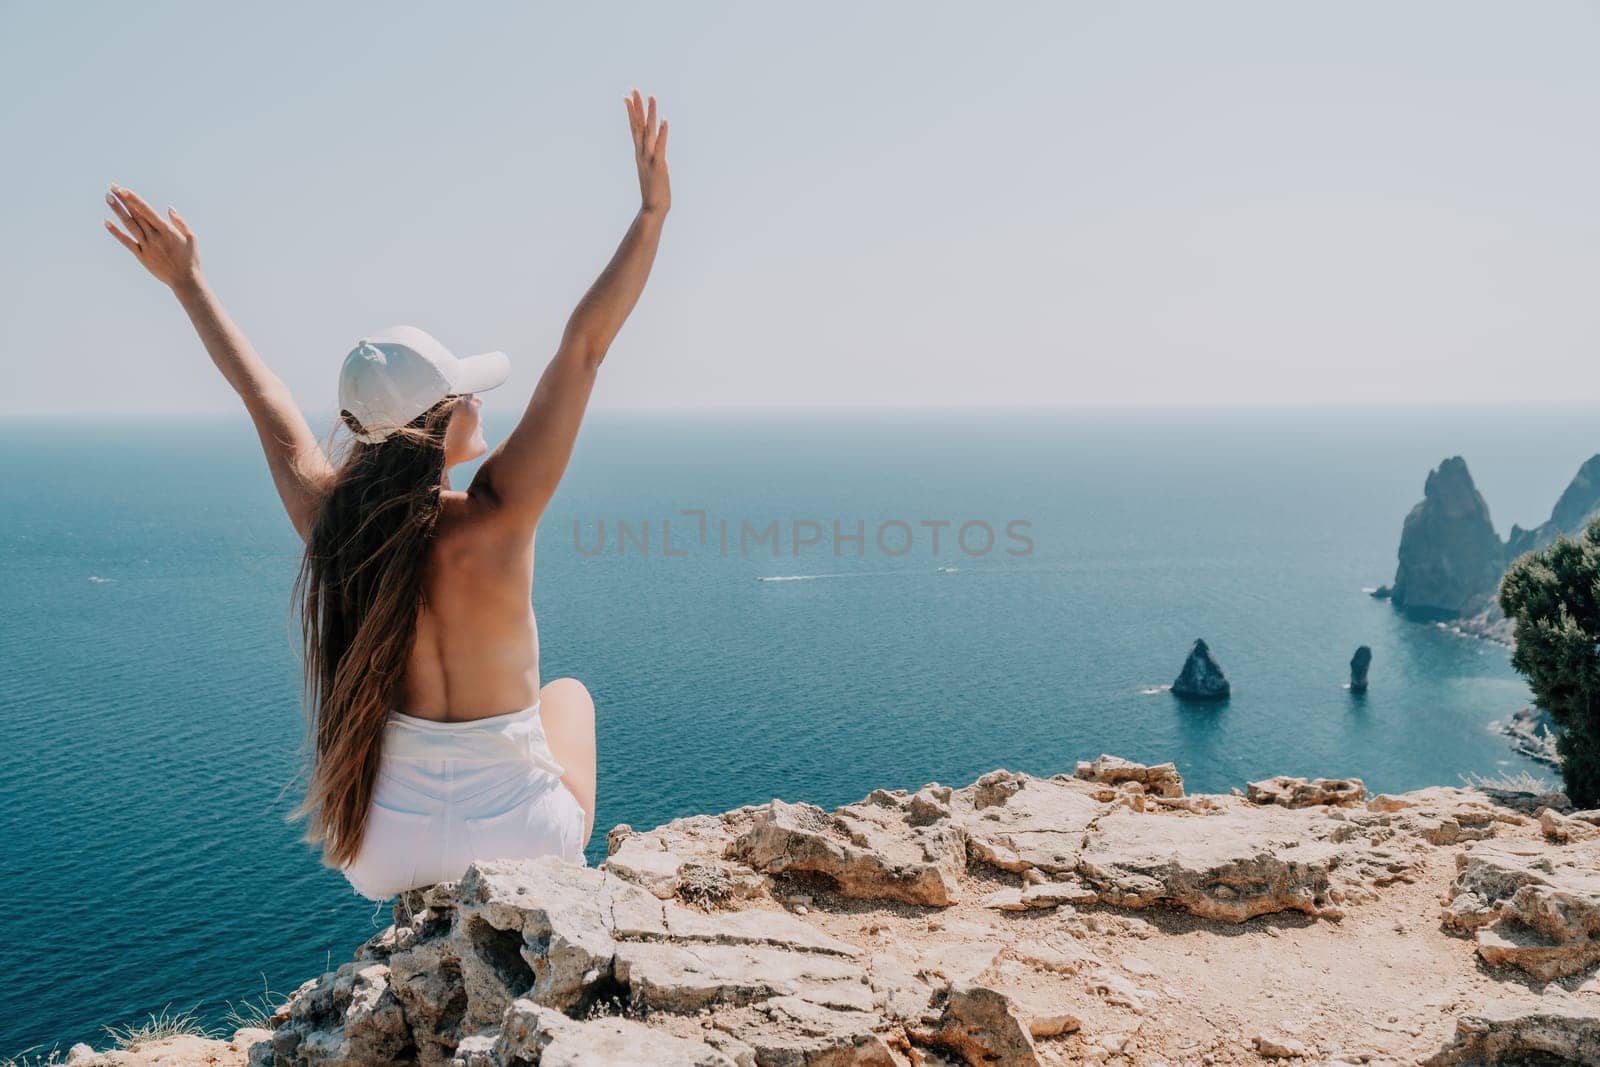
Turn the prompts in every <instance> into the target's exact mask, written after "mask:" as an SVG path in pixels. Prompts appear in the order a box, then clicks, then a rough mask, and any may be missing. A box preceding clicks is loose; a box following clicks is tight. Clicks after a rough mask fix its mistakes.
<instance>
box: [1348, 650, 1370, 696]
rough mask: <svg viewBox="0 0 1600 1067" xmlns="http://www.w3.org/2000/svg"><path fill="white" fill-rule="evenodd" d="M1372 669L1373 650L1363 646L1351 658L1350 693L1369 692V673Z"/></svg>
mask: <svg viewBox="0 0 1600 1067" xmlns="http://www.w3.org/2000/svg"><path fill="white" fill-rule="evenodd" d="M1371 667H1372V649H1370V648H1368V647H1367V646H1366V645H1362V646H1361V647H1360V648H1358V649H1356V654H1355V655H1353V656H1351V657H1350V692H1352V693H1365V692H1366V691H1367V671H1368V670H1369V669H1370V668H1371Z"/></svg>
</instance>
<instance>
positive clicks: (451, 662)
mask: <svg viewBox="0 0 1600 1067" xmlns="http://www.w3.org/2000/svg"><path fill="white" fill-rule="evenodd" d="M441 505H442V508H443V511H442V513H441V514H440V517H439V525H438V529H437V533H436V535H435V538H434V543H433V546H432V549H431V550H430V552H429V556H428V561H427V563H426V574H425V575H424V578H423V588H424V591H425V592H424V606H423V607H422V609H421V610H420V611H419V612H418V614H417V633H416V639H415V641H414V642H413V644H412V646H411V655H410V658H409V659H408V661H407V664H406V678H405V682H404V685H403V686H402V694H403V697H402V703H401V704H400V705H399V707H398V710H399V711H401V712H403V713H404V714H407V715H414V716H416V717H418V718H423V719H434V720H436V721H440V722H464V721H467V720H471V719H481V718H485V717H486V716H490V715H502V714H505V713H507V712H512V711H520V710H522V709H523V708H526V707H529V706H531V705H532V704H533V703H534V701H536V700H538V699H539V687H540V679H539V627H538V623H537V622H536V621H535V620H534V615H533V599H532V598H533V545H534V542H533V538H532V537H529V536H526V534H525V532H522V531H520V529H519V528H516V527H510V526H508V525H507V524H504V523H499V522H496V521H495V513H494V509H493V505H492V504H490V503H489V502H487V501H485V500H483V499H482V498H481V497H478V496H475V495H474V494H471V493H466V492H460V491H451V490H446V491H445V492H444V493H443V495H442V499H441Z"/></svg>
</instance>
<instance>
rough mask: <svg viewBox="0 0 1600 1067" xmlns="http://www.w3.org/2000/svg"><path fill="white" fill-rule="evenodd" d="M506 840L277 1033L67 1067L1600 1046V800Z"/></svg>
mask: <svg viewBox="0 0 1600 1067" xmlns="http://www.w3.org/2000/svg"><path fill="white" fill-rule="evenodd" d="M608 841H609V846H610V856H609V858H608V859H607V860H606V861H605V862H604V863H603V864H601V865H600V866H599V867H598V868H594V869H590V868H584V867H575V866H571V865H568V864H563V863H561V862H560V861H558V860H555V859H545V860H537V861H524V862H509V861H492V862H483V863H479V864H476V865H474V866H473V867H472V868H470V869H469V870H468V871H467V872H466V875H465V876H464V877H463V878H462V879H461V880H460V881H459V882H456V883H447V884H441V885H437V886H432V887H429V888H426V889H422V890H416V891H413V892H410V893H407V894H405V895H403V896H402V897H401V898H399V899H398V900H397V902H396V904H395V922H394V925H392V926H390V927H389V928H387V929H385V930H384V931H382V932H381V933H379V934H378V935H376V936H374V937H373V938H372V939H371V940H369V941H367V942H366V943H365V944H363V945H361V946H360V947H359V948H358V949H357V950H356V951H355V954H354V957H353V958H352V959H351V960H350V961H349V962H347V963H345V964H344V965H342V966H340V967H338V968H337V969H335V970H333V971H330V972H328V973H326V974H324V975H321V976H320V977H317V978H313V979H311V980H309V981H307V982H306V983H305V984H304V985H302V986H301V987H300V988H299V989H297V990H296V991H295V992H294V993H293V994H292V995H291V996H290V997H289V999H288V1000H287V1002H286V1003H284V1004H283V1005H282V1006H281V1007H280V1008H279V1009H278V1011H277V1013H276V1015H275V1016H274V1017H273V1019H272V1028H271V1029H270V1030H268V1029H256V1030H242V1031H240V1032H239V1033H238V1034H236V1035H235V1037H234V1040H233V1041H231V1042H222V1041H201V1040H199V1039H195V1038H183V1039H178V1040H177V1041H174V1042H156V1043H152V1044H150V1045H149V1046H147V1047H142V1048H136V1049H133V1050H130V1051H118V1052H110V1053H93V1052H92V1051H91V1050H89V1049H88V1048H87V1047H79V1048H77V1049H76V1050H75V1051H74V1053H73V1058H72V1062H74V1063H77V1064H83V1065H90V1064H102V1065H110V1064H134V1063H140V1064H147V1063H148V1064H154V1063H172V1064H178V1063H212V1064H240V1065H242V1064H245V1063H248V1064H250V1065H253V1067H302V1065H304V1067H312V1065H323V1067H354V1065H371V1064H387V1063H418V1064H424V1065H444V1064H451V1065H461V1067H513V1065H515V1067H529V1065H535V1064H537V1065H541V1067H558V1065H576V1064H608V1065H620V1064H649V1065H654V1067H659V1065H695V1067H730V1065H745V1067H751V1065H762V1067H767V1065H782V1067H844V1065H854V1064H859V1065H873V1067H891V1065H901V1067H904V1065H913V1064H928V1065H933V1064H940V1065H947V1064H987V1065H1021V1067H1031V1065H1035V1064H1065V1063H1077V1062H1099V1063H1116V1064H1125V1063H1134V1064H1163V1063H1164V1064H1205V1065H1214V1064H1241V1063H1253V1064H1259V1063H1262V1062H1265V1061H1274V1060H1275V1061H1280V1062H1287V1061H1301V1062H1307V1063H1424V1064H1431V1065H1439V1067H1443V1065H1452V1064H1469V1063H1541V1064H1559V1063H1582V1064H1595V1063H1600V978H1597V977H1596V973H1595V972H1596V964H1597V962H1600V813H1596V812H1570V811H1568V810H1566V805H1565V803H1564V801H1563V800H1562V799H1561V798H1560V797H1559V796H1549V797H1543V798H1540V797H1532V796H1529V795H1527V794H1494V793H1486V792H1482V791H1478V790H1471V789H1452V788H1432V789H1425V790H1421V791H1418V792H1413V793H1406V794H1400V795H1394V796H1382V795H1380V796H1375V797H1368V796H1367V795H1366V790H1365V789H1364V787H1363V786H1362V784H1361V782H1360V781H1358V780H1355V779H1333V780H1325V779H1316V780H1311V781H1308V780H1306V779H1300V778H1275V779H1268V780H1265V781H1262V782H1257V783H1253V784H1252V785H1251V786H1250V788H1249V791H1248V793H1245V794H1238V793H1236V794H1234V795H1188V794H1186V793H1185V792H1184V789H1183V783H1182V780H1181V778H1180V777H1179V775H1178V773H1177V771H1176V770H1175V769H1174V768H1173V766H1172V765H1171V764H1165V765H1160V766H1155V767H1146V766H1141V765H1139V764H1134V763H1129V762H1126V761H1123V760H1119V759H1115V758H1113V757H1109V756H1107V757H1101V758H1100V759H1098V760H1095V761H1093V762H1092V763H1082V764H1079V765H1078V769H1077V773H1076V774H1075V775H1057V776H1054V777H1050V778H1036V777H1031V776H1029V775H1025V774H1017V773H1013V772H1009V771H995V772H992V773H990V774H986V775H984V776H983V777H982V778H980V779H978V780H977V781H976V782H974V783H972V784H971V785H968V786H966V787H965V788H962V789H952V788H949V787H946V786H941V785H936V784H935V785H928V786H925V787H923V788H922V789H919V790H917V791H915V792H906V791H902V790H879V791H877V792H874V793H872V794H871V795H870V796H868V797H867V798H866V799H864V800H862V801H861V802H859V803H855V804H849V805H846V806H844V807H841V808H838V809H836V810H834V811H824V810H822V809H820V808H817V807H814V806H812V805H809V804H790V803H786V802H784V801H781V800H774V801H772V802H771V803H769V804H762V805H758V806H752V807H745V808H739V809H736V810H734V811H730V812H727V813H725V814H722V815H714V816H713V815H708V816H695V817H692V818H686V819H679V820H676V821H674V822H671V823H668V824H666V825H664V826H661V827H659V828H657V829H655V830H651V831H648V832H634V831H631V830H630V829H629V828H628V827H626V826H619V827H617V828H616V829H615V830H613V831H612V832H611V834H610V836H609V838H608Z"/></svg>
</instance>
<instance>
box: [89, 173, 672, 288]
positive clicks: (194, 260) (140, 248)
mask: <svg viewBox="0 0 1600 1067" xmlns="http://www.w3.org/2000/svg"><path fill="white" fill-rule="evenodd" d="M641 166H643V164H641ZM640 173H641V175H642V174H643V171H641V172H640ZM106 203H107V204H109V205H110V206H111V210H112V212H113V213H114V214H115V215H116V216H117V218H118V219H119V220H120V221H121V222H122V227H121V228H120V229H119V228H118V227H117V225H116V223H114V222H111V221H109V220H108V221H107V222H106V229H107V230H110V231H111V236H113V237H115V238H116V239H117V240H119V241H121V242H122V246H123V247H124V248H126V249H127V250H128V251H130V252H132V253H133V258H135V259H137V260H138V261H139V262H140V263H142V264H143V265H144V268H145V270H148V271H149V272H150V273H151V274H154V275H155V276H156V279H157V280H158V281H160V282H161V283H162V284H163V285H166V286H167V287H168V288H170V289H178V288H181V287H182V286H185V285H189V284H192V283H194V282H195V281H197V280H198V279H199V277H200V249H199V245H198V243H197V242H196V241H195V237H194V233H193V231H191V230H190V229H189V224H188V223H187V222H184V221H183V216H182V215H179V214H178V213H177V212H176V211H174V210H173V209H172V208H170V207H169V208H167V214H168V215H169V216H170V220H169V219H164V218H162V217H161V216H160V215H157V214H156V212H155V209H154V208H152V207H151V206H150V205H149V204H147V203H145V202H144V200H143V199H142V198H141V197H140V196H139V194H138V193H135V192H134V191H133V190H132V189H124V188H123V187H122V186H120V185H113V186H112V187H111V191H110V192H109V193H107V194H106ZM124 231H126V232H124Z"/></svg>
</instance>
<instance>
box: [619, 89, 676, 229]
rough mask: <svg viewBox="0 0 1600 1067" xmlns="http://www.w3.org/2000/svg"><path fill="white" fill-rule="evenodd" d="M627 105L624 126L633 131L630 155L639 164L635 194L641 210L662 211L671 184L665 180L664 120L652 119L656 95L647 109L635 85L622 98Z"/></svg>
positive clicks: (666, 205) (667, 204)
mask: <svg viewBox="0 0 1600 1067" xmlns="http://www.w3.org/2000/svg"><path fill="white" fill-rule="evenodd" d="M622 100H623V103H625V104H627V105H628V128H629V129H630V130H632V131H633V158H634V161H635V162H636V163H638V164H639V196H640V198H641V200H642V201H643V206H644V210H646V211H657V212H660V213H662V214H666V211H667V209H668V208H670V207H671V206H672V184H671V183H670V182H669V181H668V180H667V120H666V119H662V120H661V122H660V123H659V124H657V122H656V98H655V97H653V96H652V97H651V98H650V103H649V107H648V110H647V109H646V105H645V102H644V101H643V100H641V99H640V98H639V90H637V89H635V90H634V91H633V94H632V95H631V96H625V97H623V98H622Z"/></svg>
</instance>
